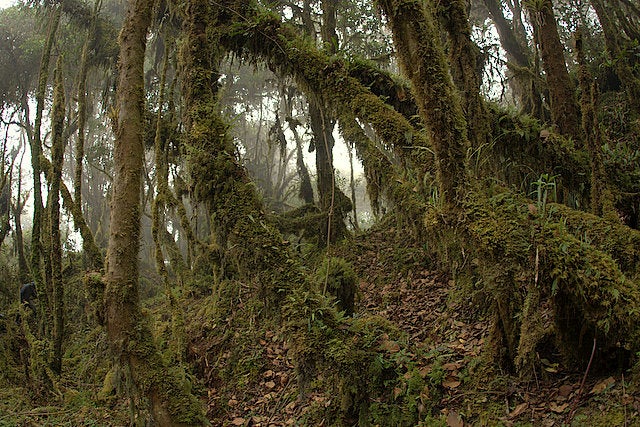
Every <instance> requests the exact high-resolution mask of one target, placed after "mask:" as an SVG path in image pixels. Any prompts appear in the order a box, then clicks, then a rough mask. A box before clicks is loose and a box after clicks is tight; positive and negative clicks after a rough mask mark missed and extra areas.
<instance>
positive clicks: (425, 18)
mask: <svg viewBox="0 0 640 427" xmlns="http://www.w3.org/2000/svg"><path fill="white" fill-rule="evenodd" d="M378 4H379V5H380V7H381V8H382V10H383V12H384V14H385V15H386V16H387V18H388V20H389V26H390V27H391V31H392V33H393V41H394V44H395V47H396V50H397V55H398V60H399V62H400V65H401V67H402V70H403V71H404V73H405V74H406V75H407V77H409V79H410V80H411V83H412V84H413V91H414V95H415V98H416V100H417V103H418V107H419V109H420V115H421V116H422V119H423V121H424V123H425V125H426V127H427V129H428V131H429V135H430V138H431V142H432V144H433V149H434V152H435V160H436V179H437V181H438V188H439V190H440V198H441V200H442V202H443V205H444V206H445V208H446V209H455V208H457V207H458V206H459V203H460V201H461V199H462V197H463V194H464V192H465V187H466V186H467V182H468V176H467V170H466V154H467V151H468V148H469V140H468V138H467V123H466V120H465V117H464V114H463V111H462V107H461V101H460V97H459V95H458V93H457V91H456V88H455V86H454V84H453V81H452V79H451V75H450V73H449V65H448V63H447V58H446V56H445V54H444V50H443V47H442V43H441V41H440V37H439V34H438V32H437V26H436V23H435V20H434V16H433V11H434V10H435V7H436V6H435V5H434V4H432V2H431V1H427V2H421V1H417V0H415V1H397V0H379V1H378Z"/></svg>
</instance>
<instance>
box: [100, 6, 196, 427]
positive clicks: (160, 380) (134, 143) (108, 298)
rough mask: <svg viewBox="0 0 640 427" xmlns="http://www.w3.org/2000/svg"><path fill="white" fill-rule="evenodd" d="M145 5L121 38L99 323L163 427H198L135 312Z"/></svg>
mask: <svg viewBox="0 0 640 427" xmlns="http://www.w3.org/2000/svg"><path fill="white" fill-rule="evenodd" d="M152 6H153V2H152V1H151V0H132V1H130V2H129V3H128V7H127V17H126V19H125V22H124V24H123V29H122V32H121V33H120V63H119V69H120V80H119V85H118V94H117V100H118V104H117V111H118V116H117V129H116V141H115V152H114V163H115V175H114V183H113V198H112V202H111V221H110V229H109V249H108V252H107V268H106V277H105V281H106V288H105V292H104V304H105V320H106V328H107V334H108V337H109V341H110V343H111V348H112V353H113V356H114V359H115V363H116V364H119V365H122V366H123V367H124V368H125V372H130V375H131V380H132V381H133V382H134V384H135V385H136V386H137V388H138V389H139V390H140V391H141V392H142V393H143V394H144V395H146V396H147V398H148V399H149V402H150V407H151V412H152V414H153V417H154V419H155V421H156V422H157V423H158V425H161V426H178V425H195V424H201V423H202V413H201V408H200V403H199V402H198V401H197V400H196V399H195V398H194V397H193V396H192V395H191V394H190V393H189V392H188V391H185V388H184V387H183V385H182V384H181V382H182V380H181V379H180V377H179V372H176V370H175V369H174V370H169V369H168V367H167V366H165V365H164V363H163V360H162V358H161V356H160V354H159V353H158V352H157V350H156V348H155V344H154V342H153V338H152V337H151V332H150V331H149V329H148V326H147V325H146V324H145V323H144V322H145V321H144V319H143V318H142V315H141V313H140V307H139V304H140V303H139V298H140V297H139V295H138V280H139V278H138V276H139V273H138V243H139V236H140V234H139V233H140V209H141V206H140V186H141V176H142V155H143V146H142V133H143V119H142V117H143V109H142V106H143V100H144V80H143V76H144V73H143V65H144V54H145V47H146V37H147V31H148V28H149V26H150V23H151V10H152Z"/></svg>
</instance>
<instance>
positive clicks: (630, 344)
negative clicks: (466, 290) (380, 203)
mask: <svg viewBox="0 0 640 427" xmlns="http://www.w3.org/2000/svg"><path fill="white" fill-rule="evenodd" d="M492 191H493V192H492ZM531 206H532V204H531V203H530V202H529V201H528V200H527V199H524V198H520V197H517V196H514V195H513V194H512V193H510V192H505V191H502V190H497V191H495V190H490V191H487V192H486V193H483V194H475V195H473V196H472V197H469V198H468V199H467V201H466V203H465V217H464V218H463V219H462V220H461V221H460V222H459V223H457V224H453V228H454V229H455V230H456V232H455V233H453V232H452V225H446V224H445V223H442V222H441V220H440V219H439V218H438V217H437V216H436V217H434V216H433V215H430V216H428V220H427V222H426V225H427V227H428V228H429V229H430V230H432V232H433V233H434V235H435V236H438V237H436V239H438V238H439V239H440V240H445V239H446V240H445V241H444V242H443V243H441V244H440V245H439V246H435V245H434V247H435V248H440V250H445V249H446V248H449V251H448V252H446V253H447V254H448V256H449V257H451V255H452V254H453V255H455V254H456V253H458V254H459V253H461V252H462V253H464V254H465V255H466V257H468V258H470V259H471V260H472V261H471V262H470V263H468V264H467V266H468V267H467V268H469V269H471V270H472V271H473V273H472V274H474V275H477V277H479V279H480V280H481V283H482V286H483V287H484V289H485V291H486V292H487V293H488V295H490V296H491V299H490V301H492V303H491V306H490V307H491V312H492V313H493V315H494V316H495V322H496V323H495V326H496V328H495V329H494V331H493V335H492V343H493V344H492V348H493V351H494V357H496V358H497V360H499V361H502V362H503V364H504V365H505V366H507V367H509V366H511V365H512V364H513V366H515V367H516V368H517V369H519V370H520V371H521V372H530V371H529V370H530V369H531V368H532V366H533V365H534V362H535V361H534V360H533V359H532V358H531V355H533V354H535V353H536V351H541V349H542V347H543V346H544V345H546V344H548V343H549V342H553V341H554V339H555V345H556V346H558V349H559V350H560V351H561V352H562V354H563V356H564V357H565V359H566V360H567V361H568V362H569V363H575V361H576V360H583V359H584V358H586V357H588V355H589V354H590V350H589V348H588V347H589V343H590V342H591V340H590V339H589V338H588V337H592V336H594V335H595V336H597V337H598V343H599V346H601V348H602V349H603V351H605V353H606V352H615V351H617V349H618V348H620V347H623V348H626V349H629V350H632V351H634V349H636V348H639V347H638V346H639V345H640V341H639V340H638V337H639V336H640V334H639V330H638V329H637V327H636V326H635V325H634V323H633V322H632V321H630V319H631V318H632V317H633V316H634V315H635V313H636V311H637V310H638V308H637V307H638V303H640V292H638V290H637V285H636V283H635V281H636V280H637V274H636V272H635V265H634V266H633V267H630V262H631V260H634V259H635V257H636V256H638V250H637V246H634V245H635V240H637V238H638V236H637V233H636V232H634V231H632V230H629V229H628V228H626V227H624V226H621V225H617V226H615V227H614V226H613V223H612V222H608V221H607V220H603V219H599V218H597V217H594V216H592V215H590V214H585V213H582V212H577V211H574V210H571V209H569V208H566V207H562V208H559V207H558V205H554V204H551V205H547V212H546V213H545V214H544V215H542V217H541V216H540V214H538V213H537V211H536V210H535V209H532V208H531ZM541 218H542V220H541ZM589 224H591V227H593V229H594V230H602V229H603V228H604V233H603V234H602V235H601V234H600V232H599V231H598V232H597V233H594V238H593V239H589V238H587V239H585V237H587V236H590V235H591V233H587V234H585V230H587V229H589V228H590V226H589ZM583 227H584V228H583ZM447 230H448V231H447ZM574 233H575V234H574ZM605 236H606V237H605ZM615 242H618V243H619V244H620V246H621V247H620V249H619V250H618V249H617V248H616V249H614V247H616V246H617V244H616V243H615ZM625 242H626V243H625ZM458 245H460V246H461V247H462V248H464V249H463V250H457V251H454V250H451V248H455V247H457V246H458ZM612 255H614V256H615V257H616V258H617V259H618V260H619V261H616V259H614V258H612ZM450 262H451V261H450ZM464 264H465V262H464V260H459V261H458V265H464ZM550 313H552V317H551V318H550V317H549V314H550ZM545 319H552V320H553V321H550V320H545ZM545 348H546V347H545Z"/></svg>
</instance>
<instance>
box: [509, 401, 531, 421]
mask: <svg viewBox="0 0 640 427" xmlns="http://www.w3.org/2000/svg"><path fill="white" fill-rule="evenodd" d="M528 407H529V404H528V403H527V402H524V403H521V404H519V405H518V406H516V407H515V408H514V409H513V411H511V412H510V413H509V418H516V417H517V416H519V415H520V414H522V413H523V412H524V411H526V410H527V408H528Z"/></svg>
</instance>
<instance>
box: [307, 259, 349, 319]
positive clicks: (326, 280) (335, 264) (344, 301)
mask: <svg viewBox="0 0 640 427" xmlns="http://www.w3.org/2000/svg"><path fill="white" fill-rule="evenodd" d="M357 280H358V279H357V277H356V273H355V272H354V271H353V268H352V267H351V265H350V264H349V263H348V262H347V261H346V260H345V259H343V258H338V257H330V258H326V259H325V260H324V261H323V262H322V264H321V265H320V267H319V268H318V270H317V271H316V274H315V281H316V283H318V284H319V288H320V289H321V290H322V292H323V294H325V295H326V293H327V292H328V293H329V294H330V295H332V296H333V297H334V298H335V299H336V304H337V308H338V310H339V311H344V312H345V314H346V315H348V316H351V315H353V311H354V303H355V296H356V291H357Z"/></svg>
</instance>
